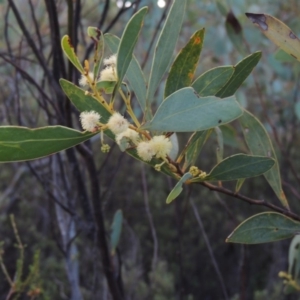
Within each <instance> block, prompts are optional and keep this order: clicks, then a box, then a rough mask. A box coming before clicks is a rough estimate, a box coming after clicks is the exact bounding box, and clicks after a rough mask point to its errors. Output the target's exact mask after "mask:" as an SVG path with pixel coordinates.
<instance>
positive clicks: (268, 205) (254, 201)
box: [199, 182, 300, 221]
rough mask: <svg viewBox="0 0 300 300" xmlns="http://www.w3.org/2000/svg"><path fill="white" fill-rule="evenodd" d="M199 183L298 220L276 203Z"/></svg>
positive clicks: (298, 218) (206, 183) (294, 215)
mask: <svg viewBox="0 0 300 300" xmlns="http://www.w3.org/2000/svg"><path fill="white" fill-rule="evenodd" d="M199 184H201V185H202V186H204V187H206V188H208V189H210V190H211V191H216V192H219V193H222V194H225V195H228V196H231V197H233V198H237V199H240V200H242V201H244V202H247V203H249V204H254V205H259V206H265V207H268V208H270V209H272V210H274V211H276V212H278V213H281V214H283V215H285V216H287V217H290V218H292V219H294V220H296V221H300V217H299V216H298V215H297V214H295V213H293V212H291V211H290V210H288V209H286V208H282V207H279V206H277V205H274V204H272V203H270V202H267V201H265V200H258V199H252V198H250V197H247V196H244V195H242V194H239V193H235V192H233V191H231V190H229V189H226V188H224V187H220V186H216V185H213V184H210V183H208V182H199Z"/></svg>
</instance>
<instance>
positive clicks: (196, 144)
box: [180, 129, 212, 170]
mask: <svg viewBox="0 0 300 300" xmlns="http://www.w3.org/2000/svg"><path fill="white" fill-rule="evenodd" d="M211 132H212V130H211V129H210V130H204V131H197V132H194V133H193V135H192V136H191V138H190V140H189V141H188V143H187V145H186V146H185V147H184V149H183V151H182V152H181V154H180V156H182V157H183V156H185V160H184V164H183V170H186V169H187V168H188V167H189V166H193V165H194V164H195V163H196V160H197V158H198V156H199V154H200V152H201V149H202V147H203V145H204V144H205V142H206V141H207V139H208V137H209V136H210V134H211Z"/></svg>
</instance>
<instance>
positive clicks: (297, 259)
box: [289, 235, 300, 280]
mask: <svg viewBox="0 0 300 300" xmlns="http://www.w3.org/2000/svg"><path fill="white" fill-rule="evenodd" d="M289 274H291V275H292V276H293V278H294V279H296V280H297V279H298V278H299V275H300V235H296V236H295V237H294V238H293V240H292V242H291V244H290V248H289Z"/></svg>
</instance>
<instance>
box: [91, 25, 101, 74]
mask: <svg viewBox="0 0 300 300" xmlns="http://www.w3.org/2000/svg"><path fill="white" fill-rule="evenodd" d="M87 32H88V36H89V37H90V38H91V39H92V40H93V42H94V43H95V52H94V60H93V61H94V69H93V74H94V79H96V78H98V75H99V70H100V67H101V63H102V59H103V54H104V41H103V34H102V32H101V30H100V29H98V28H97V27H88V29H87Z"/></svg>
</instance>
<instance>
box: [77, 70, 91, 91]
mask: <svg viewBox="0 0 300 300" xmlns="http://www.w3.org/2000/svg"><path fill="white" fill-rule="evenodd" d="M89 77H90V78H91V79H92V80H93V79H94V74H93V73H92V72H89ZM79 85H80V86H82V87H84V86H87V85H88V81H87V77H86V76H85V75H81V78H80V79H79Z"/></svg>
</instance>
